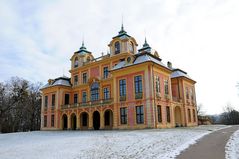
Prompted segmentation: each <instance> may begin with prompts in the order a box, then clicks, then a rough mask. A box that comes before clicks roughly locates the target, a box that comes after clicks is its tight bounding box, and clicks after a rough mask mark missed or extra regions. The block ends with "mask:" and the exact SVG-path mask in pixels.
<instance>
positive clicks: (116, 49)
mask: <svg viewBox="0 0 239 159" xmlns="http://www.w3.org/2000/svg"><path fill="white" fill-rule="evenodd" d="M118 53H120V43H119V41H117V42H115V54H118Z"/></svg>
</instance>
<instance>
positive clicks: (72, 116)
mask: <svg viewBox="0 0 239 159" xmlns="http://www.w3.org/2000/svg"><path fill="white" fill-rule="evenodd" d="M71 129H72V130H76V115H75V114H72V115H71Z"/></svg>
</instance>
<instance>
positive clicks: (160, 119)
mask: <svg viewBox="0 0 239 159" xmlns="http://www.w3.org/2000/svg"><path fill="white" fill-rule="evenodd" d="M157 108H158V122H159V123H161V122H162V108H161V105H158V107H157Z"/></svg>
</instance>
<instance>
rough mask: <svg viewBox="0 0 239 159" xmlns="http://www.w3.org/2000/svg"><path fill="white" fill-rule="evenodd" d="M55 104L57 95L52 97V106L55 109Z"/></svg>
mask: <svg viewBox="0 0 239 159" xmlns="http://www.w3.org/2000/svg"><path fill="white" fill-rule="evenodd" d="M55 103H56V95H55V94H52V96H51V106H52V107H54V106H55Z"/></svg>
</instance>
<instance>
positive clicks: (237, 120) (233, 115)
mask: <svg viewBox="0 0 239 159" xmlns="http://www.w3.org/2000/svg"><path fill="white" fill-rule="evenodd" d="M221 122H222V123H223V124H227V125H234V124H239V112H238V111H237V110H235V108H234V107H232V106H231V105H229V104H228V105H227V106H226V107H225V108H224V112H223V113H222V114H221Z"/></svg>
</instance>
